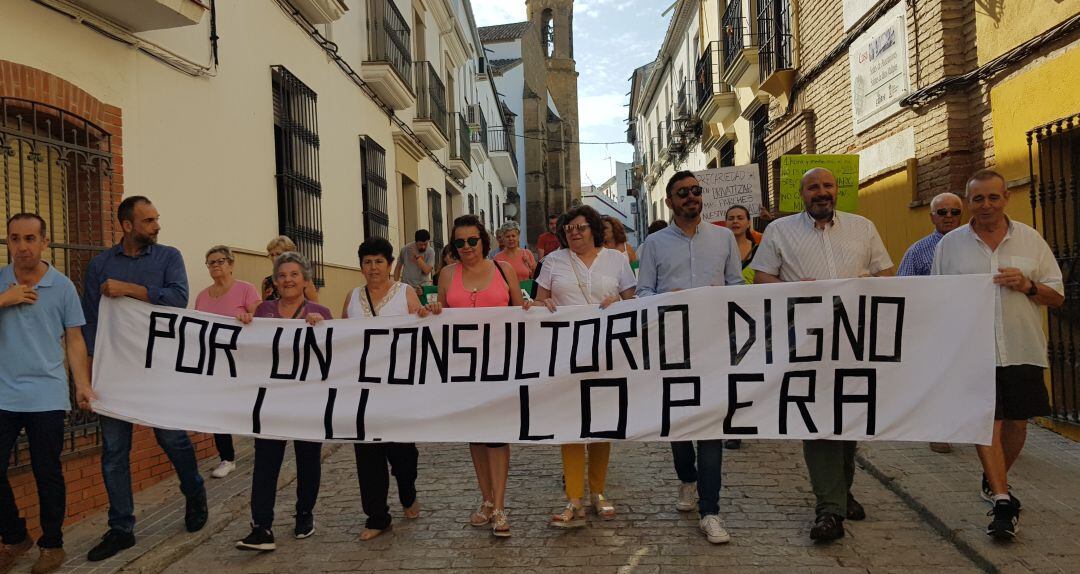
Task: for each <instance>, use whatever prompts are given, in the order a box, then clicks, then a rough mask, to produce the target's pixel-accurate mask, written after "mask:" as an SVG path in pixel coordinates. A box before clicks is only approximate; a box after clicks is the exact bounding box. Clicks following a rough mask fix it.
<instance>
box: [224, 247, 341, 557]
mask: <svg viewBox="0 0 1080 574" xmlns="http://www.w3.org/2000/svg"><path fill="white" fill-rule="evenodd" d="M311 276H312V272H311V263H309V262H308V260H307V258H306V257H304V256H303V255H301V254H299V253H296V252H294V251H286V252H285V253H282V254H281V255H279V256H278V258H277V259H275V260H274V274H273V278H274V288H275V290H276V291H277V293H278V295H279V297H278V298H277V299H275V300H272V301H263V302H262V303H260V304H259V306H258V307H256V308H255V312H254V313H247V312H243V313H239V314H238V315H237V316H236V318H237V319H238V320H239V321H240V322H241V323H243V324H245V325H247V324H250V323H251V320H252V317H266V318H271V319H293V320H296V321H307V322H308V323H309V324H311V325H317V324H318V323H319V322H321V321H322V320H323V319H333V316H332V315H331V313H330V310H329V309H327V308H326V307H323V306H322V305H319V304H318V303H313V302H311V301H309V300H308V299H307V297H305V296H304V292H305V291H306V290H307V287H308V286H309V285H310V284H311ZM293 449H294V451H295V452H296V525H295V528H294V529H293V536H295V537H296V538H307V537H308V536H311V535H312V534H314V533H315V517H314V516H313V514H312V511H313V510H314V509H315V499H316V498H318V496H319V481H320V479H321V477H322V443H317V442H307V441H300V440H295V441H293ZM284 458H285V441H283V440H272V439H264V438H256V439H255V469H254V473H253V474H252V477H251V533H250V534H248V535H247V537H246V538H244V539H243V540H240V541H237V543H236V547H237V548H239V549H241V550H257V551H262V552H266V551H269V550H273V549H274V548H276V546H275V545H274V533H273V531H272V530H271V527H272V526H273V523H274V499H275V498H276V497H277V482H278V474H279V473H280V472H281V462H282V460H283V459H284Z"/></svg>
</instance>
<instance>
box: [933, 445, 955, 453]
mask: <svg viewBox="0 0 1080 574" xmlns="http://www.w3.org/2000/svg"><path fill="white" fill-rule="evenodd" d="M930 450H932V451H934V452H936V453H939V454H949V453H950V452H952V445H951V444H949V443H947V442H932V443H930Z"/></svg>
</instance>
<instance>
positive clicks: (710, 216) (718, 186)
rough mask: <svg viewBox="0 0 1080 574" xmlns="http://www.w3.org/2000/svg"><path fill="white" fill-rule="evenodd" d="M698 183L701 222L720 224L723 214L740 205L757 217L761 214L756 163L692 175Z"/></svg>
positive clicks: (724, 216)
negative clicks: (718, 222) (700, 191)
mask: <svg viewBox="0 0 1080 574" xmlns="http://www.w3.org/2000/svg"><path fill="white" fill-rule="evenodd" d="M694 177H696V178H697V180H698V182H700V183H701V190H702V193H701V219H702V220H704V221H707V222H709V223H715V222H717V221H724V220H725V219H726V218H727V210H728V208H729V207H731V206H733V205H741V206H743V207H745V208H746V209H747V210H748V211H749V212H750V217H757V215H758V211H760V210H761V178H760V176H759V174H758V167H757V164H756V163H752V164H750V165H737V166H733V167H719V168H715V169H706V170H702V171H697V172H694Z"/></svg>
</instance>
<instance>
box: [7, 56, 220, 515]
mask: <svg viewBox="0 0 1080 574" xmlns="http://www.w3.org/2000/svg"><path fill="white" fill-rule="evenodd" d="M0 97H8V98H19V99H24V100H29V101H33V102H38V103H41V104H47V105H50V106H54V107H56V108H59V109H60V110H63V111H64V112H65V113H70V114H74V115H76V116H79V117H81V118H82V119H84V120H86V121H89V122H90V123H91V124H94V126H96V127H98V128H100V129H101V130H103V131H104V132H106V133H108V134H109V135H110V136H111V137H110V138H109V139H110V145H111V152H112V166H111V167H112V177H111V182H109V181H106V182H105V183H103V184H102V190H101V191H102V194H103V197H98V198H93V200H92V202H91V205H90V208H91V209H89V210H87V212H86V213H82V214H80V216H79V217H77V218H76V219H75V221H73V222H72V226H73V229H75V230H76V232H77V233H79V234H80V237H84V238H87V239H88V240H89V241H90V242H92V243H93V244H97V245H111V244H112V243H114V242H115V241H118V240H119V238H120V230H119V228H118V226H117V224H116V217H115V215H114V214H113V213H112V208H113V206H116V205H119V203H120V201H121V200H122V199H123V196H124V154H123V150H124V145H123V135H124V132H123V112H122V110H121V109H120V108H118V107H116V106H112V105H109V104H106V103H104V102H101V101H100V100H98V99H97V98H95V97H94V96H92V95H90V94H89V93H87V92H86V91H85V90H82V89H80V88H79V87H78V86H75V85H74V84H71V83H70V82H67V81H65V80H63V79H61V78H59V77H57V76H54V75H52V74H49V73H47V72H44V71H41V70H37V69H34V68H31V67H28V66H23V65H20V64H16V63H14V62H10V61H6V60H0ZM102 201H104V203H105V205H104V211H105V213H104V214H102V213H101V212H102V211H103V209H102V205H101V203H100V202H102ZM87 255H89V254H87ZM78 282H79V281H76V283H78ZM98 438H99V437H98V436H97V431H96V429H92V430H90V431H87V432H86V433H85V434H82V436H77V437H74V438H71V439H70V441H69V443H68V444H69V448H68V449H67V450H69V451H70V452H69V453H68V454H66V455H65V458H64V462H63V465H64V478H65V479H66V482H67V505H68V506H67V522H74V521H77V520H79V519H81V518H83V517H85V516H86V515H88V514H90V513H92V512H94V511H97V510H99V509H103V508H105V507H106V506H107V505H108V497H107V496H106V494H105V486H104V483H103V482H102V477H101V456H100V446H98V442H97V441H98ZM72 441H73V442H72ZM192 441H193V442H194V443H195V448H196V453H197V455H198V457H199V458H200V459H203V458H206V457H209V456H212V455H213V454H214V453H215V451H214V446H213V437H212V436H211V435H204V434H193V435H192ZM22 448H23V449H24V450H23V451H22V452H20V453H18V460H19V466H17V467H14V468H12V469H11V471H10V472H9V477H8V478H9V480H10V482H11V487H12V490H13V491H14V493H15V500H16V502H17V503H18V505H19V508H20V510H21V511H22V515H23V516H24V517H25V518H27V520H28V521H29V524H30V527H31V529H32V530H33V531H34V533H35V535H36V533H37V517H38V514H39V508H38V501H37V488H36V486H35V484H34V477H33V474H32V473H31V472H30V467H29V464H27V463H28V462H29V454H28V453H27V452H25V444H24V445H22ZM13 458H14V455H13ZM131 474H132V488H133V489H134V491H135V492H138V491H140V490H142V489H144V488H147V487H149V486H151V485H153V484H156V483H158V482H160V481H161V480H162V479H164V478H166V477H168V476H170V475H171V474H172V465H171V464H170V463H169V460H168V458H167V457H166V456H165V453H164V452H162V450H161V449H160V448H159V447H158V446H157V442H156V440H155V439H154V433H153V430H152V429H149V428H145V427H136V430H135V432H134V435H133V437H132V448H131Z"/></svg>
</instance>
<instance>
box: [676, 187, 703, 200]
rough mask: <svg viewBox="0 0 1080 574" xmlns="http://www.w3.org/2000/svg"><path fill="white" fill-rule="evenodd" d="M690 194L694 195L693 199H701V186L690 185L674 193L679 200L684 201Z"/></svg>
mask: <svg viewBox="0 0 1080 574" xmlns="http://www.w3.org/2000/svg"><path fill="white" fill-rule="evenodd" d="M691 193H692V194H694V197H701V186H700V185H692V186H690V187H684V188H682V189H680V190H678V191H675V192H674V194H675V195H677V196H678V197H679V199H686V198H687V196H689V195H690V194H691Z"/></svg>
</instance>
